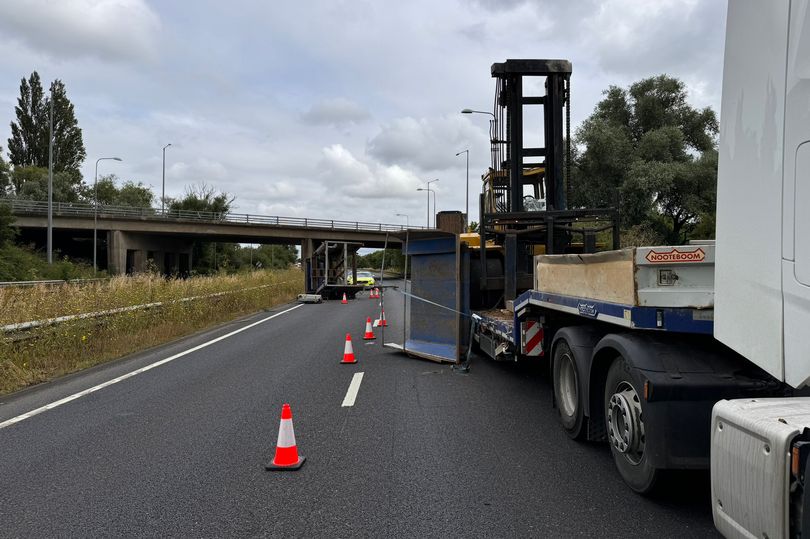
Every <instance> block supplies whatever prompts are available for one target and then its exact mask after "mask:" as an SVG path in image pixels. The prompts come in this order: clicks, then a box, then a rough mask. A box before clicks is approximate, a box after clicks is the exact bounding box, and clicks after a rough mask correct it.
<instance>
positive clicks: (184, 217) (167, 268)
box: [3, 200, 405, 275]
mask: <svg viewBox="0 0 810 539" xmlns="http://www.w3.org/2000/svg"><path fill="white" fill-rule="evenodd" d="M3 203H6V204H9V205H10V206H11V210H12V214H13V215H14V217H15V222H14V226H16V227H19V228H20V229H21V231H22V232H23V234H24V235H28V236H29V237H35V236H41V235H42V234H44V231H45V229H47V226H48V219H47V203H45V202H39V201H24V200H11V201H3ZM53 229H54V248H55V249H59V248H60V241H63V242H65V241H68V240H70V241H74V242H79V243H85V242H86V244H87V245H85V247H84V249H87V248H88V245H89V256H90V258H92V239H93V231H94V230H96V231H97V234H98V236H97V258H98V260H99V267H100V268H102V269H104V268H106V269H107V270H108V272H109V273H110V274H113V275H115V274H123V273H129V272H133V271H134V272H138V271H144V270H145V269H146V268H147V261H148V260H150V259H151V260H153V261H154V263H155V265H156V266H157V268H158V269H159V270H161V271H163V272H165V273H185V272H187V271H190V270H191V269H192V268H193V263H194V261H193V260H192V256H191V251H192V246H193V243H194V241H205V242H227V243H259V244H286V245H291V244H297V245H299V246H300V247H301V258H302V260H306V259H307V258H309V257H310V256H311V254H312V253H313V251H314V249H316V248H317V247H318V245H320V243H322V242H324V241H339V242H359V243H362V244H363V246H364V247H371V248H382V247H384V246H385V244H386V238H387V241H388V245H389V246H392V247H395V248H399V246H400V243H401V242H400V240H399V239H397V238H395V237H393V236H392V235H391V233H393V232H399V231H402V230H405V227H404V226H401V225H393V224H384V223H369V222H361V221H338V220H331V219H309V218H301V217H280V216H260V215H250V214H236V213H227V214H220V213H213V212H193V211H184V210H181V211H171V210H166V211H163V212H161V210H155V209H151V208H145V209H140V208H128V207H116V206H99V207H98V208H94V207H93V205H92V204H73V203H54V205H53Z"/></svg>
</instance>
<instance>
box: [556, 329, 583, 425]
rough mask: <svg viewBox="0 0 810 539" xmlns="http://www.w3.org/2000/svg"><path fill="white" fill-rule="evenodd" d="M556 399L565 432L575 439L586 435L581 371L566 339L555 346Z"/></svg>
mask: <svg viewBox="0 0 810 539" xmlns="http://www.w3.org/2000/svg"><path fill="white" fill-rule="evenodd" d="M552 380H553V382H554V399H555V400H556V401H557V412H558V414H559V417H560V424H561V425H562V427H563V429H564V430H565V433H566V434H568V436H570V437H571V438H572V439H574V440H580V439H582V438H583V437H584V436H585V431H586V429H585V417H584V416H585V414H584V411H583V406H582V399H581V398H580V394H581V392H580V384H579V372H578V371H577V364H576V361H575V360H574V354H573V353H572V352H571V348H570V347H569V346H568V343H566V342H565V341H560V342H559V343H558V344H557V346H555V347H554V366H553V371H552Z"/></svg>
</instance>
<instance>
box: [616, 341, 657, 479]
mask: <svg viewBox="0 0 810 539" xmlns="http://www.w3.org/2000/svg"><path fill="white" fill-rule="evenodd" d="M639 395H640V393H639V391H638V389H637V388H636V382H635V381H634V380H633V377H632V376H631V374H630V366H629V365H628V364H627V361H625V359H624V358H623V357H621V356H619V357H617V358H616V359H615V360H614V361H613V364H612V365H611V366H610V370H609V371H608V374H607V381H606V382H605V430H606V432H607V438H608V443H609V444H610V452H611V453H612V454H613V462H615V463H616V468H618V470H619V474H620V475H621V476H622V479H624V482H625V483H627V485H628V486H629V487H630V488H632V489H633V490H634V491H636V492H638V493H640V494H647V493H649V492H651V491H652V490H653V488H654V487H655V483H656V481H657V480H658V478H659V476H660V475H661V470H659V469H658V468H655V467H653V466H652V465H651V464H650V462H649V459H648V456H649V455H648V453H647V452H646V451H645V444H646V433H645V429H646V428H647V427H646V426H645V424H644V404H643V402H642V401H641V399H640V398H639Z"/></svg>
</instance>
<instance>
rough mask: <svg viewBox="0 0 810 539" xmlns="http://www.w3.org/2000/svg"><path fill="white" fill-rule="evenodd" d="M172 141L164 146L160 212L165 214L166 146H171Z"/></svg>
mask: <svg viewBox="0 0 810 539" xmlns="http://www.w3.org/2000/svg"><path fill="white" fill-rule="evenodd" d="M171 145H172V143H171V142H170V143H168V144H167V145H165V146H164V147H163V191H162V192H161V195H160V213H162V214H164V215H165V212H166V208H165V206H166V148H168V147H169V146H171Z"/></svg>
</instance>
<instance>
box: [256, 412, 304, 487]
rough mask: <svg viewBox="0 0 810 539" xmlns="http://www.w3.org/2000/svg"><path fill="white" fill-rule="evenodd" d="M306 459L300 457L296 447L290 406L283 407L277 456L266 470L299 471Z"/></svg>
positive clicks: (266, 466)
mask: <svg viewBox="0 0 810 539" xmlns="http://www.w3.org/2000/svg"><path fill="white" fill-rule="evenodd" d="M304 460H306V457H302V456H300V455H298V447H297V446H296V445H295V432H294V431H293V422H292V410H290V405H289V404H284V406H282V407H281V423H280V424H279V426H278V442H276V456H275V457H274V458H273V462H271V463H270V464H267V465H265V467H264V469H265V470H270V471H281V470H297V469H299V468H300V467H301V466H303V464H304Z"/></svg>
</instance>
